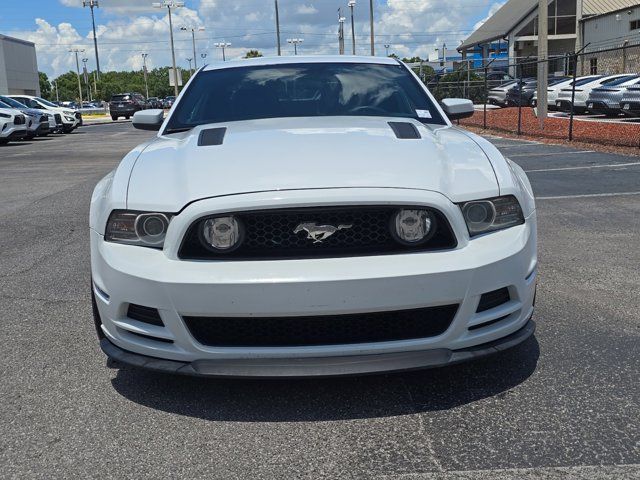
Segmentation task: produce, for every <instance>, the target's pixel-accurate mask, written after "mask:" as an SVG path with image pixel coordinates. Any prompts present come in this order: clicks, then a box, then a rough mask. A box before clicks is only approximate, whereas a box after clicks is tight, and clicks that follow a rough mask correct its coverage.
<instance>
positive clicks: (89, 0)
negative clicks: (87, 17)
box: [82, 0, 100, 80]
mask: <svg viewBox="0 0 640 480" xmlns="http://www.w3.org/2000/svg"><path fill="white" fill-rule="evenodd" d="M82 6H83V7H89V9H90V10H91V24H92V25H93V48H94V50H95V52H96V70H97V71H98V80H100V59H99V58H98V37H96V20H95V17H94V15H93V9H94V8H99V7H100V5H98V0H82Z"/></svg>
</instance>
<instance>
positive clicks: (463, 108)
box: [440, 98, 475, 120]
mask: <svg viewBox="0 0 640 480" xmlns="http://www.w3.org/2000/svg"><path fill="white" fill-rule="evenodd" d="M440 106H441V107H442V109H443V110H444V113H446V114H447V117H449V120H459V119H461V118H467V117H471V116H473V114H474V112H475V110H474V108H473V102H472V101H471V100H466V99H464V98H445V99H444V100H442V102H440Z"/></svg>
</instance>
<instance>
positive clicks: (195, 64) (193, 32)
mask: <svg viewBox="0 0 640 480" xmlns="http://www.w3.org/2000/svg"><path fill="white" fill-rule="evenodd" d="M180 30H185V31H187V30H191V45H192V46H193V69H194V70H197V69H198V62H197V61H196V30H198V31H199V32H204V27H197V28H196V27H180Z"/></svg>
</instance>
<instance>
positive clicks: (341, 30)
mask: <svg viewBox="0 0 640 480" xmlns="http://www.w3.org/2000/svg"><path fill="white" fill-rule="evenodd" d="M345 20H346V19H345V18H344V17H343V16H342V8H339V9H338V52H339V53H340V55H344V21H345Z"/></svg>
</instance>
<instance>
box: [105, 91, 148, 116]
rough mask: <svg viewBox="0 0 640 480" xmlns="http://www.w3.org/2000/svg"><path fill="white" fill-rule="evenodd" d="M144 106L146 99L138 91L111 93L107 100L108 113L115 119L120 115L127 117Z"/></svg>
mask: <svg viewBox="0 0 640 480" xmlns="http://www.w3.org/2000/svg"><path fill="white" fill-rule="evenodd" d="M146 108H147V103H146V100H145V99H144V97H143V96H142V95H141V94H139V93H119V94H118V95H113V96H112V97H111V101H110V102H109V113H110V114H111V119H112V120H117V119H118V118H120V117H124V118H126V119H129V118H131V117H132V116H133V114H134V113H136V112H139V111H140V110H145V109H146Z"/></svg>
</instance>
